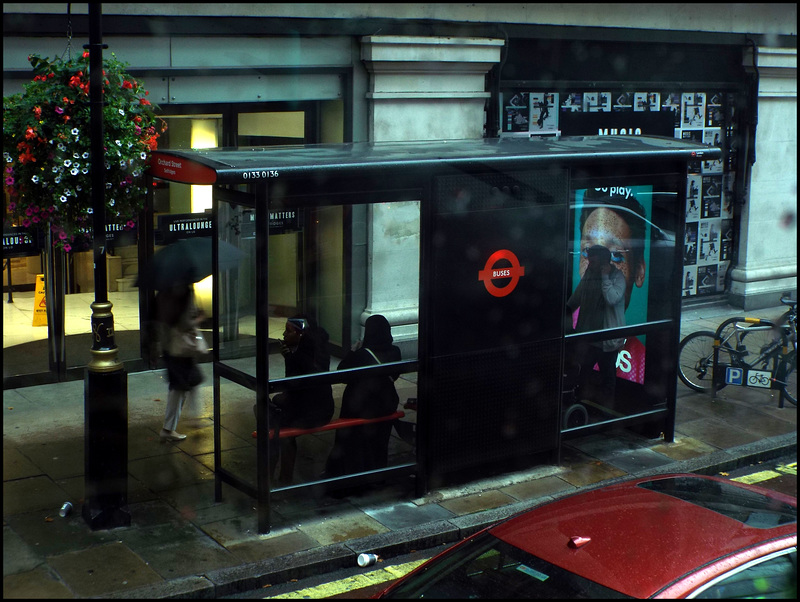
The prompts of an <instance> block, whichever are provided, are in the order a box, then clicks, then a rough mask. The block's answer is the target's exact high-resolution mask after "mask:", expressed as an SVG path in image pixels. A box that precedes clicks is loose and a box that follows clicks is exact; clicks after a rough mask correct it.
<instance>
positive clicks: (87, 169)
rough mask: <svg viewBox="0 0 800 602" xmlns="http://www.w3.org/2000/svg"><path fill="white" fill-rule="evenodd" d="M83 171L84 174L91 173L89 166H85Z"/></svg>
mask: <svg viewBox="0 0 800 602" xmlns="http://www.w3.org/2000/svg"><path fill="white" fill-rule="evenodd" d="M81 173H83V174H87V173H89V168H88V167H84V168H83V169H82V170H81Z"/></svg>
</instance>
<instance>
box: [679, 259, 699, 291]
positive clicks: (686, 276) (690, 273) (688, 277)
mask: <svg viewBox="0 0 800 602" xmlns="http://www.w3.org/2000/svg"><path fill="white" fill-rule="evenodd" d="M696 284H697V268H696V267H694V266H686V267H684V268H683V294H682V296H683V297H689V296H691V295H694V294H696V293H697V287H696Z"/></svg>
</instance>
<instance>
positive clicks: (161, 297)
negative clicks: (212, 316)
mask: <svg viewBox="0 0 800 602" xmlns="http://www.w3.org/2000/svg"><path fill="white" fill-rule="evenodd" d="M203 317H204V316H203V313H202V311H201V310H199V309H198V308H197V306H196V305H195V301H194V288H193V287H192V286H191V285H188V284H187V285H176V286H174V287H172V288H170V289H165V290H163V291H159V293H158V294H157V295H156V298H155V315H154V320H155V323H156V324H157V328H158V331H159V334H158V338H159V339H160V340H161V345H162V351H163V355H164V364H165V366H166V368H167V381H168V382H169V393H168V395H167V407H166V410H165V414H164V426H163V428H162V429H161V432H160V433H159V434H160V437H161V439H163V440H165V441H181V440H183V439H186V435H183V434H181V433H179V432H178V431H177V430H175V429H177V428H178V420H179V419H180V417H181V410H182V409H183V406H184V402H186V401H187V400H188V401H189V402H190V403H192V402H193V401H194V400H195V398H196V396H197V387H198V385H199V384H200V383H201V382H203V374H202V373H201V372H200V369H199V368H198V366H197V358H196V356H195V355H194V353H193V351H192V350H191V349H189V348H187V347H186V346H185V345H184V344H183V337H184V335H185V334H186V333H189V334H191V335H193V334H194V332H195V328H196V327H197V325H198V324H200V322H201V321H202V320H203Z"/></svg>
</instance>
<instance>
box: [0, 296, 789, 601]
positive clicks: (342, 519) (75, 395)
mask: <svg viewBox="0 0 800 602" xmlns="http://www.w3.org/2000/svg"><path fill="white" fill-rule="evenodd" d="M783 309H784V308H783V307H776V308H771V309H768V310H759V311H758V312H748V315H756V314H757V315H759V316H761V317H766V318H775V317H777V316H779V315H780V314H781V313H783ZM742 313H743V312H741V310H734V309H733V308H730V307H728V306H708V307H697V308H694V309H687V310H684V312H683V316H682V324H681V331H682V334H687V333H688V332H692V331H694V330H700V329H709V330H714V329H715V328H716V326H717V325H718V324H719V323H720V322H721V321H722V320H723V319H725V318H726V317H728V316H731V315H742ZM204 368H205V369H206V370H207V376H209V377H210V366H209V365H205V366H204ZM210 383H211V379H210V378H207V380H206V382H205V384H204V391H203V399H202V408H201V411H200V413H199V417H197V418H195V419H194V420H191V419H189V420H187V421H186V424H187V426H186V427H185V428H184V427H183V424H184V421H183V420H182V427H181V429H182V430H185V432H187V433H188V434H189V437H188V438H187V439H186V440H185V441H183V442H180V443H178V444H162V443H161V442H160V440H159V437H158V432H159V429H160V427H161V420H162V419H163V408H164V399H165V398H166V390H167V386H166V381H165V380H164V371H163V370H156V371H151V372H141V373H135V374H128V414H129V420H128V425H129V427H128V446H129V452H128V473H129V481H128V483H129V484H128V506H129V509H130V512H131V526H130V527H122V528H117V529H111V530H108V531H95V532H92V531H91V530H90V529H89V528H88V527H87V525H86V523H85V522H84V520H83V519H82V518H81V515H80V508H81V502H82V498H83V486H84V477H83V471H84V455H83V450H84V446H83V397H84V392H83V382H82V381H75V382H69V383H59V384H51V385H40V386H36V387H28V388H22V389H14V390H8V391H4V392H3V597H4V598H40V597H55V598H70V597H74V598H90V597H104V598H108V597H116V598H170V597H202V598H215V597H219V596H224V595H229V594H233V593H236V592H238V591H245V590H249V589H254V588H257V587H260V586H263V585H266V584H277V583H282V582H285V581H288V580H289V579H299V578H303V577H307V576H310V575H312V574H320V573H324V572H327V571H330V570H335V569H338V568H342V567H352V566H355V558H356V556H357V554H358V553H360V552H365V551H367V552H374V553H377V554H379V555H380V556H381V557H383V558H390V557H392V556H395V555H399V554H404V553H407V552H409V551H410V550H412V549H424V548H426V547H430V546H434V545H437V544H441V543H449V542H455V541H457V540H459V539H460V538H462V537H464V536H466V535H468V534H471V533H473V532H474V531H475V530H477V529H479V528H482V527H484V526H486V525H488V524H490V523H492V522H494V521H496V520H499V519H501V518H505V517H506V516H509V515H510V514H512V513H514V512H517V511H520V510H523V509H525V508H528V507H530V506H533V505H537V504H540V503H542V502H543V501H546V500H549V499H552V498H553V497H558V496H561V495H565V494H568V493H571V492H574V491H577V490H579V489H580V488H583V487H590V486H596V485H598V484H607V483H610V482H612V481H614V480H617V479H621V478H627V477H629V476H641V475H644V474H652V473H663V472H684V471H691V472H704V473H715V472H718V471H723V470H730V469H732V468H734V467H736V466H740V465H746V464H748V463H752V462H758V461H762V460H768V459H771V458H775V457H778V456H780V455H783V454H786V453H794V452H796V446H797V409H796V408H795V407H794V406H792V405H790V404H789V405H788V407H786V408H783V409H779V408H778V401H777V394H773V393H771V392H770V391H760V390H753V389H744V388H739V387H733V386H729V387H726V388H725V389H723V390H722V391H721V392H720V393H719V394H718V396H717V399H716V400H715V401H712V400H711V399H710V398H709V397H708V396H706V395H702V394H698V393H694V392H693V391H691V390H689V389H688V388H686V387H684V386H683V385H682V384H681V383H679V384H678V399H677V418H676V434H675V441H674V442H673V443H670V444H666V443H663V442H660V441H658V440H651V439H645V438H643V437H640V436H637V435H635V434H632V433H629V432H627V431H625V430H622V429H619V430H617V431H614V432H612V433H603V434H599V435H590V436H585V437H581V438H577V439H571V440H568V441H566V442H565V443H564V444H563V446H562V462H561V465H560V466H555V465H552V466H550V465H547V466H538V467H535V468H534V469H531V470H528V471H525V472H519V473H513V474H507V475H503V476H502V477H498V478H494V479H489V480H485V481H480V482H474V483H469V484H467V485H464V486H462V487H454V488H449V489H442V490H437V491H431V492H430V493H428V494H427V495H426V496H425V497H423V498H414V493H413V487H412V485H411V483H410V482H408V483H406V482H400V483H397V484H394V485H391V486H388V487H386V488H384V489H381V490H375V491H374V492H371V493H368V494H363V495H358V496H353V497H350V498H345V499H334V498H329V497H321V498H311V497H310V496H309V495H307V494H306V495H304V494H303V493H302V491H301V492H295V493H292V492H290V491H287V492H284V493H282V494H277V495H275V496H274V503H273V508H274V514H275V515H276V516H278V517H280V518H281V521H277V522H279V523H280V524H275V526H274V527H273V530H272V532H271V533H269V534H267V535H259V534H258V532H257V528H256V511H255V503H254V500H252V499H251V498H250V497H248V496H246V495H244V494H243V493H240V492H238V491H236V490H235V489H233V488H231V487H229V486H227V485H223V502H221V503H219V504H216V503H215V502H214V474H213V471H212V469H211V468H209V463H208V459H209V456H210V459H211V464H210V465H211V466H213V453H212V452H213V441H212V428H211V422H210V418H208V416H210V413H211V386H210ZM65 501H71V502H72V504H73V505H74V507H75V509H74V511H73V513H72V514H71V515H70V516H68V517H66V518H61V517H60V516H59V515H58V510H59V508H60V507H61V505H62V503H63V502H65ZM266 594H267V592H265V595H266Z"/></svg>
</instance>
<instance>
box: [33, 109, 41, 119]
mask: <svg viewBox="0 0 800 602" xmlns="http://www.w3.org/2000/svg"><path fill="white" fill-rule="evenodd" d="M33 114H34V115H35V116H36V119H41V118H42V107H34V108H33Z"/></svg>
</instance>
